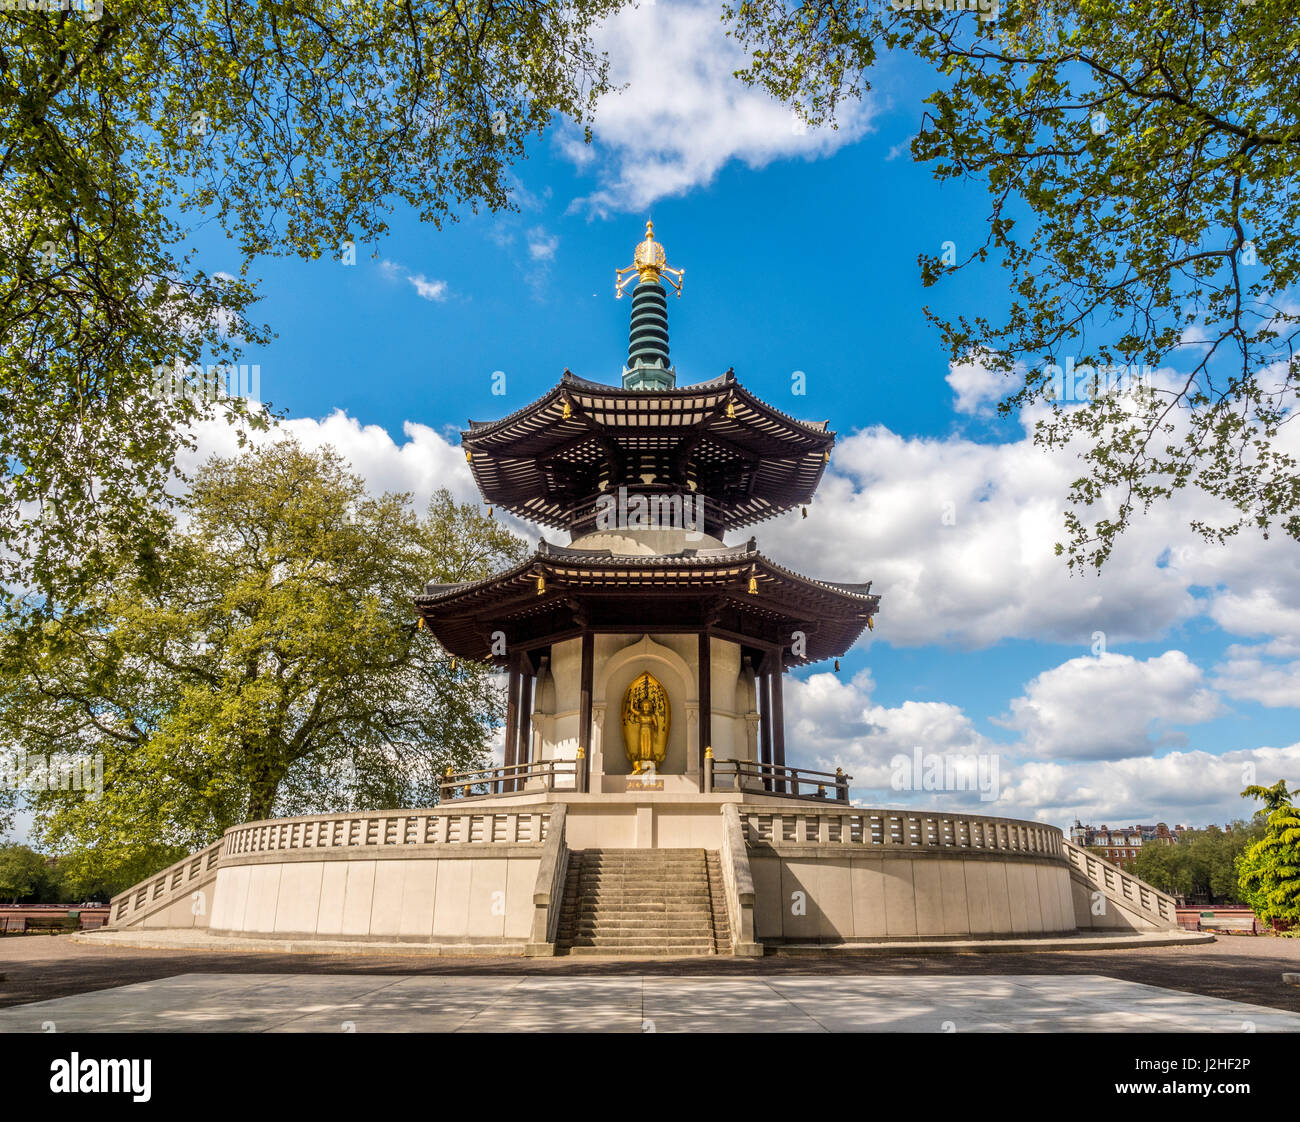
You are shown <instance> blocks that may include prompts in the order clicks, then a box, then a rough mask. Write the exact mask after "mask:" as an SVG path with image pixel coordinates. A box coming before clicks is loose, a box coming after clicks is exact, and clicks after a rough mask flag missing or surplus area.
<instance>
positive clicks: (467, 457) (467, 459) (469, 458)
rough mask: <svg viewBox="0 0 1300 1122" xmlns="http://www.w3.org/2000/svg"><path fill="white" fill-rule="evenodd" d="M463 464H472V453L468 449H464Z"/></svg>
mask: <svg viewBox="0 0 1300 1122" xmlns="http://www.w3.org/2000/svg"><path fill="white" fill-rule="evenodd" d="M465 462H466V463H467V464H472V463H473V462H474V453H473V452H471V451H470V450H469V449H468V448H466V449H465Z"/></svg>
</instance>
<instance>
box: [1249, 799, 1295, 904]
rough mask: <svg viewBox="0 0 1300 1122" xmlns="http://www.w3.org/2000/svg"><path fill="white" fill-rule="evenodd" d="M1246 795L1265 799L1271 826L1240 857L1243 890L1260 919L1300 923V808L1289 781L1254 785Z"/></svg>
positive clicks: (1264, 812) (1267, 816) (1268, 821)
mask: <svg viewBox="0 0 1300 1122" xmlns="http://www.w3.org/2000/svg"><path fill="white" fill-rule="evenodd" d="M1241 796H1242V798H1252V799H1261V800H1263V802H1264V810H1263V811H1261V812H1260V813H1261V814H1264V815H1266V821H1267V830H1266V832H1265V834H1264V836H1263V838H1261V839H1260V840H1259V841H1257V842H1256V843H1255V844H1254V845H1252V846H1251V847H1250V848H1249V849H1248V850H1246V852H1245V853H1243V854H1242V855H1241V856H1240V857H1239V858H1238V859H1237V874H1238V877H1239V878H1240V882H1241V889H1242V893H1243V894H1244V896H1245V898H1246V903H1247V904H1249V905H1250V907H1251V909H1252V910H1253V911H1254V912H1255V914H1256V915H1257V916H1259V918H1260V919H1262V920H1265V921H1266V922H1267V921H1272V920H1281V921H1282V923H1283V925H1284V926H1287V927H1293V926H1296V925H1298V924H1300V808H1297V807H1295V806H1293V805H1292V804H1291V798H1292V796H1291V795H1290V794H1288V792H1287V789H1286V783H1285V782H1284V781H1283V780H1278V782H1277V783H1275V784H1273V786H1272V787H1260V786H1251V787H1247V788H1246V789H1245V790H1244V791H1242V793H1241Z"/></svg>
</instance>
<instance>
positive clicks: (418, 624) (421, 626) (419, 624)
mask: <svg viewBox="0 0 1300 1122" xmlns="http://www.w3.org/2000/svg"><path fill="white" fill-rule="evenodd" d="M415 630H416V631H423V630H424V616H421V617H420V618H419V619H417V620H416V621H415Z"/></svg>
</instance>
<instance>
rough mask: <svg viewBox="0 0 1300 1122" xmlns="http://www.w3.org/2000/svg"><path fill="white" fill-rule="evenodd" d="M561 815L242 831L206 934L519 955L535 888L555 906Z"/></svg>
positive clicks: (374, 817)
mask: <svg viewBox="0 0 1300 1122" xmlns="http://www.w3.org/2000/svg"><path fill="white" fill-rule="evenodd" d="M563 817H564V808H563V807H558V808H557V807H553V806H550V805H534V806H529V807H522V808H509V809H503V810H493V809H489V808H487V807H484V808H481V809H478V810H475V811H438V810H423V811H387V812H382V813H376V814H357V815H314V816H310V817H304V818H285V819H276V820H273V821H267V822H252V823H248V824H246V825H243V826H237V827H234V828H233V829H231V830H228V831H227V832H226V835H225V837H224V839H223V840H222V847H221V859H220V863H219V865H218V868H217V877H216V885H215V889H214V893H213V897H214V898H213V904H212V915H211V917H210V920H209V929H210V930H211V931H212V932H213V933H214V934H224V935H245V936H258V937H266V936H276V937H283V938H298V939H307V938H310V939H344V940H356V941H362V942H365V941H383V942H392V941H398V942H401V941H409V942H419V943H450V944H475V943H489V944H495V943H508V944H518V945H519V946H520V947H522V946H523V945H525V944H527V943H528V942H529V941H530V939H531V937H532V934H533V930H534V924H535V919H536V914H535V913H536V910H537V909H536V906H535V895H536V891H537V887H538V884H539V881H545V898H546V902H547V904H549V901H550V896H551V881H550V880H548V879H546V877H544V876H543V873H544V872H545V870H544V869H543V865H544V857H546V856H547V851H548V849H549V850H552V851H554V850H556V849H557V846H556V845H552V846H550V847H548V846H547V844H546V843H547V838H548V835H549V834H550V832H551V830H552V829H554V828H556V827H557V826H558V828H559V834H558V836H557V839H556V840H557V842H559V841H560V840H561V839H562V837H563ZM557 819H558V821H557ZM543 911H545V906H544V907H543ZM543 924H544V925H545V920H544V919H543ZM542 939H543V940H545V929H544V928H543V934H542Z"/></svg>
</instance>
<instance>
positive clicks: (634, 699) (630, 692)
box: [623, 673, 670, 775]
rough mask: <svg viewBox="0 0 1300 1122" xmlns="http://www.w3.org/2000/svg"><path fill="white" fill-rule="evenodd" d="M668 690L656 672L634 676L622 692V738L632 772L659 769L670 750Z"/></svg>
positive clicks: (637, 773) (639, 772) (635, 773)
mask: <svg viewBox="0 0 1300 1122" xmlns="http://www.w3.org/2000/svg"><path fill="white" fill-rule="evenodd" d="M669 717H670V708H669V704H668V692H667V691H666V690H665V689H664V688H663V686H662V685H660V684H659V681H658V680H657V679H656V678H655V677H654V675H652V674H649V673H645V674H642V675H641V676H640V677H639V678H636V679H635V680H633V682H632V684H631V685H630V686H628V687H627V692H626V693H625V694H624V695H623V741H624V744H625V745H626V747H627V759H628V763H630V764H631V765H632V774H633V775H640V774H641V773H642V772H645V771H651V770H653V771H658V770H659V768H660V767H661V766H662V765H663V762H664V757H665V756H667V754H668V722H669Z"/></svg>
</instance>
